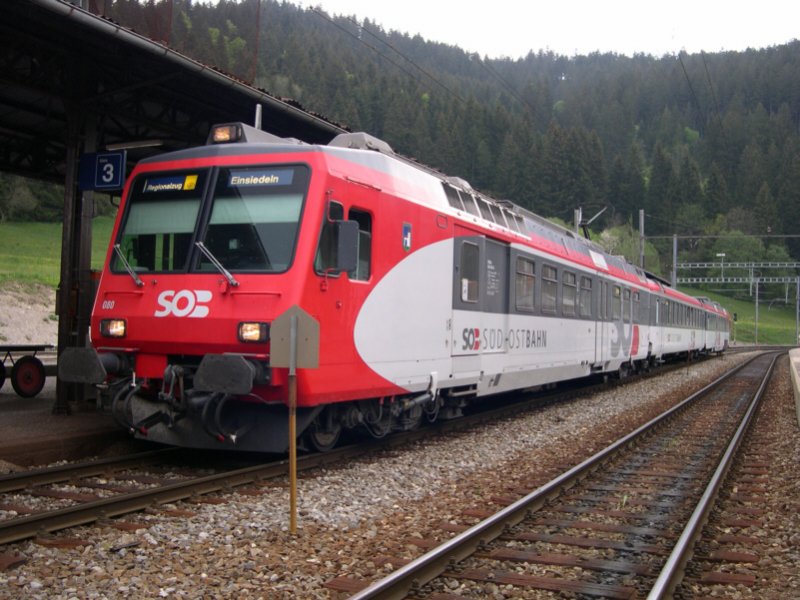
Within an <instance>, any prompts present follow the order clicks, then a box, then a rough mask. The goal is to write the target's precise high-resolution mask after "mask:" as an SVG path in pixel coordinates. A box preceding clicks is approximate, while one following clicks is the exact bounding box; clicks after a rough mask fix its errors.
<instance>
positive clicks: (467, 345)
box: [461, 327, 481, 350]
mask: <svg viewBox="0 0 800 600" xmlns="http://www.w3.org/2000/svg"><path fill="white" fill-rule="evenodd" d="M461 337H462V339H463V340H464V345H463V346H461V349H462V350H480V347H481V330H480V329H478V328H477V327H476V328H475V329H472V328H471V327H470V328H467V329H464V331H463V332H462V333H461Z"/></svg>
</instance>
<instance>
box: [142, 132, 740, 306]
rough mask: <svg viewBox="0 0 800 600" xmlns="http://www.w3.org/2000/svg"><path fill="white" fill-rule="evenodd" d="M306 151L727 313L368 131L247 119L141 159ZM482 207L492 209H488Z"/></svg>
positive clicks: (411, 196)
mask: <svg viewBox="0 0 800 600" xmlns="http://www.w3.org/2000/svg"><path fill="white" fill-rule="evenodd" d="M220 132H221V133H222V134H223V136H222V138H219V139H218V138H217V137H216V136H217V135H218V133H220ZM308 152H319V153H323V154H325V155H328V156H338V157H340V158H343V159H345V160H348V161H350V162H354V163H357V164H360V165H362V166H364V167H367V168H369V169H373V170H376V171H379V172H383V173H386V174H388V175H390V176H391V177H390V178H389V179H390V181H393V182H397V185H398V189H393V190H387V191H391V192H392V193H395V194H397V195H399V196H401V197H405V198H406V199H408V200H410V201H413V202H417V203H423V204H428V205H433V206H434V207H435V208H437V209H438V210H442V211H445V212H447V211H450V210H454V207H453V202H451V201H450V200H451V198H450V197H449V196H452V194H453V191H454V190H455V191H456V192H457V194H458V196H459V197H460V198H467V197H470V198H472V200H473V201H474V202H475V203H476V205H477V206H478V207H479V210H477V214H475V213H470V216H472V217H473V218H475V219H479V220H480V221H481V222H482V224H483V225H486V226H488V227H489V228H490V229H494V228H496V227H499V228H500V229H502V230H505V232H506V233H508V234H510V235H512V236H515V235H519V236H522V237H523V238H525V239H531V238H534V237H535V238H537V240H538V241H539V242H542V241H544V242H545V243H546V244H547V245H548V246H549V247H550V248H551V250H552V251H553V252H554V253H556V254H562V255H570V254H573V255H574V254H578V255H581V256H583V257H584V260H583V261H582V262H584V263H585V264H587V265H593V266H594V267H595V268H596V269H598V270H603V271H607V272H609V273H611V272H615V273H616V274H617V275H618V276H619V275H621V276H624V278H625V279H628V280H630V281H637V282H638V283H639V284H640V285H642V286H644V287H646V288H649V289H650V290H652V291H656V290H659V291H661V292H662V293H665V294H667V295H669V296H672V297H674V298H676V299H683V300H684V301H686V302H690V303H692V304H696V305H702V306H703V307H707V308H709V309H711V310H712V311H714V312H722V313H724V314H727V313H726V312H725V310H724V309H722V307H721V306H720V305H719V304H718V303H711V302H710V301H708V302H702V301H700V300H698V299H696V298H694V297H692V296H689V295H687V294H684V293H682V292H679V291H678V290H675V289H672V288H671V287H670V284H669V282H667V281H666V280H665V279H663V278H661V277H659V276H657V275H654V274H652V273H649V272H645V271H644V270H643V269H641V268H639V267H637V266H636V265H633V264H631V263H629V262H628V261H627V260H625V259H624V258H623V257H621V256H615V255H612V254H609V253H608V252H607V251H606V250H604V249H603V248H602V247H601V246H600V245H599V244H597V243H595V242H593V241H591V240H589V239H587V238H585V237H581V236H579V235H577V234H576V233H575V232H573V231H571V230H569V229H567V228H566V227H562V226H561V225H558V224H556V223H553V222H552V221H549V220H547V219H545V218H544V217H542V216H540V215H537V214H536V213H534V212H532V211H530V210H528V209H526V208H524V207H522V206H519V205H518V204H515V203H514V202H512V201H510V200H497V199H495V198H492V197H490V196H487V195H485V194H482V193H480V192H478V191H477V190H475V189H474V188H473V187H472V186H471V185H470V184H469V182H467V181H466V180H464V179H462V178H460V177H450V176H447V175H444V174H443V173H441V172H439V171H436V170H435V169H432V168H430V167H427V166H425V165H423V164H421V163H418V162H416V161H414V160H412V159H410V158H407V157H404V156H402V155H400V154H397V153H396V152H394V150H393V149H392V147H391V146H390V145H389V144H388V143H386V142H385V141H383V140H380V139H378V138H376V137H374V136H371V135H369V134H367V133H363V132H358V133H342V134H339V135H337V136H336V137H335V138H333V140H331V141H330V142H329V143H328V144H327V145H312V144H306V143H305V142H302V141H300V140H297V139H294V138H281V137H278V136H276V135H273V134H271V133H269V132H266V131H263V130H260V129H257V128H255V127H252V126H249V125H246V124H244V123H225V124H221V125H217V126H215V127H214V128H212V131H211V133H210V134H209V137H208V141H207V144H206V145H205V146H198V147H195V148H190V149H186V150H179V151H176V152H171V153H169V154H162V155H158V156H153V157H150V158H147V159H144V160H142V161H140V162H141V164H148V163H157V162H164V161H172V160H191V159H198V158H209V157H218V156H237V155H244V154H248V155H252V154H259V153H263V154H278V153H280V154H291V153H308ZM404 184H405V185H404ZM409 190H413V191H414V192H416V193H412V192H411V191H409ZM420 190H424V193H422V194H420V193H419V191H420ZM421 198H422V200H421ZM484 207H488V208H487V209H486V210H485V211H484V210H483V209H484ZM462 212H463V211H462ZM706 300H707V299H706Z"/></svg>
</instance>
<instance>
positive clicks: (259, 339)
mask: <svg viewBox="0 0 800 600" xmlns="http://www.w3.org/2000/svg"><path fill="white" fill-rule="evenodd" d="M239 341H240V342H245V343H248V344H263V343H264V342H267V341H269V323H255V322H246V323H239Z"/></svg>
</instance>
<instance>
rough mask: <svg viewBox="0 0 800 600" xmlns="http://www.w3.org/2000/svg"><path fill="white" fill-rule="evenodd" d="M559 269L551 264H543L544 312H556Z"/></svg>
mask: <svg viewBox="0 0 800 600" xmlns="http://www.w3.org/2000/svg"><path fill="white" fill-rule="evenodd" d="M557 294H558V271H557V270H556V268H555V267H551V266H550V265H544V266H542V312H547V313H550V314H555V313H556V297H557Z"/></svg>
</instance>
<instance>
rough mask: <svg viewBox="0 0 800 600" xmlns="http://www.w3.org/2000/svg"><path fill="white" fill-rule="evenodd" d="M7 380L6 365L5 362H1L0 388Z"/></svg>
mask: <svg viewBox="0 0 800 600" xmlns="http://www.w3.org/2000/svg"><path fill="white" fill-rule="evenodd" d="M5 381H6V366H5V365H4V364H3V363H0V388H2V387H3V384H4V383H5Z"/></svg>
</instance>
